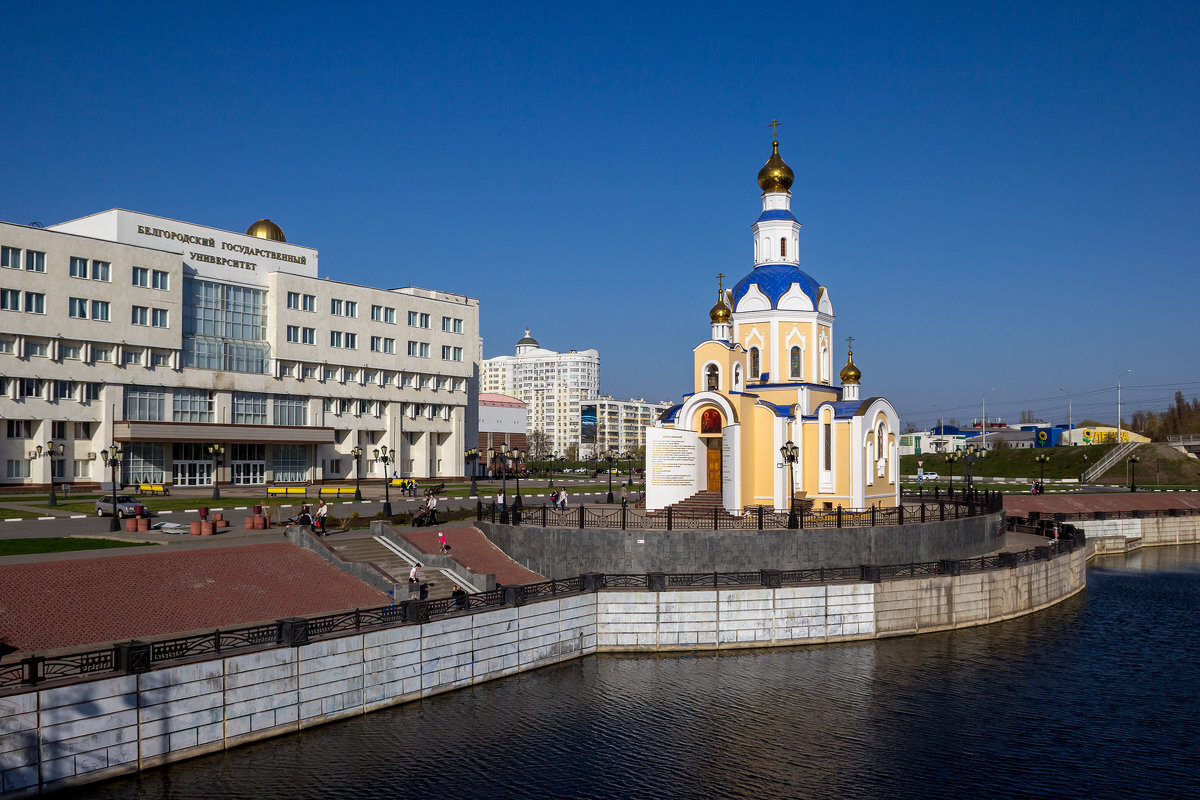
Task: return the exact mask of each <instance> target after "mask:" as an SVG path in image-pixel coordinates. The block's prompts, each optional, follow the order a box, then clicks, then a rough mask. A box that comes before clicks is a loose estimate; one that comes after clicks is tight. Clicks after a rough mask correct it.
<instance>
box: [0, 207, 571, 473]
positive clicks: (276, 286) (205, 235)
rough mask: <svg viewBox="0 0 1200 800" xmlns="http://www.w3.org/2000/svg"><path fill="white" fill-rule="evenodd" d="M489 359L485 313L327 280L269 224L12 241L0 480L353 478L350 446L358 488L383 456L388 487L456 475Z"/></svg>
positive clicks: (2, 238) (6, 281)
mask: <svg viewBox="0 0 1200 800" xmlns="http://www.w3.org/2000/svg"><path fill="white" fill-rule="evenodd" d="M478 341H479V303H478V300H476V299H474V298H469V297H464V296H461V295H457V294H451V293H448V292H440V291H436V290H429V289H418V288H413V287H405V288H398V289H378V288H374V287H370V286H361V285H357V284H352V283H343V282H340V281H336V280H329V279H322V278H319V277H318V275H317V251H316V250H315V249H313V248H309V247H301V246H298V245H295V244H289V243H288V242H286V241H285V238H284V235H283V231H282V230H280V228H279V226H277V225H275V224H274V223H272V222H270V221H269V220H260V221H258V222H256V223H255V224H254V225H252V226H251V227H250V229H249V230H248V231H247V232H246V233H245V234H240V233H232V232H229V231H223V230H217V229H215V228H209V227H205V226H203V225H196V224H192V223H187V222H179V221H176V220H170V219H164V218H162V217H156V216H151V215H149V214H140V213H135V212H131V211H124V210H119V209H114V210H110V211H105V212H102V213H99V214H94V215H92V216H89V217H84V218H82V219H78V220H73V221H71V222H65V223H63V224H61V225H55V226H52V227H50V228H46V229H42V228H37V227H27V226H23V225H14V224H9V223H0V417H3V419H4V425H5V430H4V433H5V437H4V438H0V461H3V462H4V473H3V474H2V475H0V480H2V482H3V483H4V484H8V485H14V484H25V485H40V486H45V485H48V484H49V483H50V482H51V480H52V479H53V481H54V482H55V483H83V484H88V483H93V484H94V483H98V482H101V481H107V480H108V471H107V469H105V468H104V467H103V465H102V462H101V461H100V458H99V455H98V454H99V452H100V451H101V450H102V449H104V448H108V447H109V446H110V445H111V444H112V443H117V444H119V445H120V447H121V449H122V450H123V462H122V466H121V476H120V480H121V481H122V482H123V483H137V482H154V483H158V482H164V483H168V484H175V485H184V486H208V485H212V483H213V480H214V477H215V478H216V479H217V480H219V481H220V482H221V483H234V484H263V483H268V482H281V483H283V482H304V481H317V482H319V481H328V480H346V479H353V478H354V477H355V463H354V458H353V457H352V456H351V455H350V452H351V450H352V449H353V448H354V447H355V446H356V445H357V446H360V447H361V448H362V450H363V451H364V456H363V459H362V469H363V477H364V478H374V479H382V478H383V475H384V465H383V464H382V463H375V462H374V460H373V459H372V455H371V454H372V451H373V450H374V449H376V448H378V447H381V446H383V445H386V446H387V447H388V449H389V450H392V451H395V452H399V454H400V456H399V460H398V461H397V462H395V463H394V464H393V465H389V466H387V471H388V472H389V473H391V472H392V471H393V470H395V471H396V472H398V473H399V474H400V475H404V476H415V477H429V476H438V475H445V476H448V475H461V474H463V472H464V466H463V451H464V450H465V449H466V448H467V447H469V446H473V445H474V443H475V441H476V438H477V432H476V430H475V428H476V425H477V420H476V416H475V414H474V413H473V412H472V413H468V407H469V406H473V401H474V398H475V396H476V393H477V391H478V387H477V386H475V385H474V380H475V378H474V376H475V375H476V374H478V373H477V370H478V363H477V359H478V352H479V351H478ZM593 352H594V351H593ZM50 442H53V443H54V445H55V446H56V449H57V445H58V444H62V445H63V454H62V456H61V457H55V458H45V457H42V458H31V457H30V456H31V454H32V453H34V452H36V448H37V447H38V445H42V446H43V447H44V446H45V445H46V444H47V443H50ZM214 451H215V452H214ZM214 469H215V471H216V472H215V475H214Z"/></svg>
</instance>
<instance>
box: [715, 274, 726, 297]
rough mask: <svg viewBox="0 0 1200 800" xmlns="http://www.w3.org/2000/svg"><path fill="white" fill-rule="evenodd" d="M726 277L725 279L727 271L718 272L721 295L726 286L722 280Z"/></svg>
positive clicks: (719, 292) (719, 293) (718, 288)
mask: <svg viewBox="0 0 1200 800" xmlns="http://www.w3.org/2000/svg"><path fill="white" fill-rule="evenodd" d="M724 279H725V273H724V272H718V273H717V296H720V295H721V293H722V292H724V291H725V286H724V284H722V283H721V281H722V280H724Z"/></svg>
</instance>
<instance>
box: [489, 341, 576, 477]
mask: <svg viewBox="0 0 1200 800" xmlns="http://www.w3.org/2000/svg"><path fill="white" fill-rule="evenodd" d="M481 390H482V391H484V392H489V393H493V394H506V395H510V396H512V397H516V398H519V399H520V400H522V401H524V403H525V406H526V409H527V412H528V418H527V425H528V432H529V434H530V435H533V434H534V433H536V432H538V431H541V432H543V433H545V435H546V437H547V439H548V442H549V449H550V453H549V455H551V456H565V455H566V454H567V448H568V447H570V446H571V445H579V441H580V439H579V437H580V426H579V408H580V403H581V401H584V400H594V399H596V398H597V397H598V396H599V394H600V352H599V351H597V350H594V349H588V350H571V351H570V352H567V353H558V352H555V351H554V350H547V349H546V348H544V347H542V346H540V345H539V344H538V342H537V340H536V339H534V338H533V337H532V336H530V335H529V329H526V330H525V336H524V338H522V339H521V340H520V341H519V342H517V348H516V354H515V355H511V356H498V357H496V358H489V359H486V360H484V362H483V385H482V389H481Z"/></svg>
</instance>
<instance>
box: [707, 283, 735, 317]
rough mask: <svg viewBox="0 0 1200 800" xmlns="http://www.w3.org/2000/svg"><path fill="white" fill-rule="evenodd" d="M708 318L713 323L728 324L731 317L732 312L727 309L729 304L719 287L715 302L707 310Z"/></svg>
mask: <svg viewBox="0 0 1200 800" xmlns="http://www.w3.org/2000/svg"><path fill="white" fill-rule="evenodd" d="M708 318H709V320H711V321H712V324H713V325H728V324H729V321H730V320H732V319H733V312H732V311H730V310H729V306H728V304H726V302H725V294H724V292H723V290H721V289H717V304H716V305H715V306H713V307H712V308H711V309H710V310H709V312H708Z"/></svg>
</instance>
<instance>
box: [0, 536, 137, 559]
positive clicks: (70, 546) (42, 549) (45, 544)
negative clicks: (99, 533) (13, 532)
mask: <svg viewBox="0 0 1200 800" xmlns="http://www.w3.org/2000/svg"><path fill="white" fill-rule="evenodd" d="M148 545H150V543H149V542H118V541H117V540H115V539H83V538H78V537H74V536H68V537H62V538H56V539H0V556H23V555H28V554H29V553H65V552H67V551H68V550H106V549H108V548H110V547H146V546H148Z"/></svg>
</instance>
